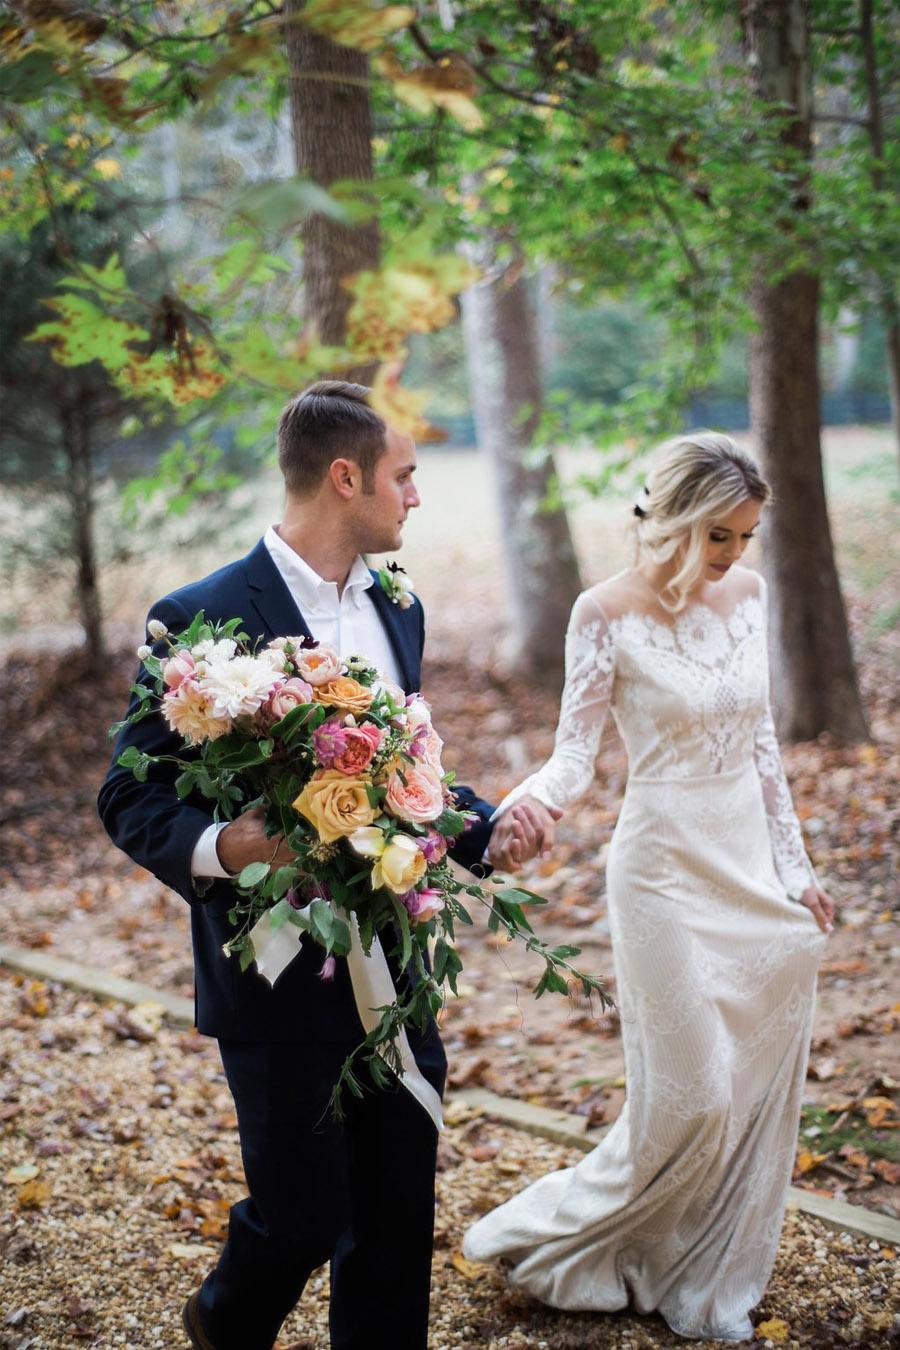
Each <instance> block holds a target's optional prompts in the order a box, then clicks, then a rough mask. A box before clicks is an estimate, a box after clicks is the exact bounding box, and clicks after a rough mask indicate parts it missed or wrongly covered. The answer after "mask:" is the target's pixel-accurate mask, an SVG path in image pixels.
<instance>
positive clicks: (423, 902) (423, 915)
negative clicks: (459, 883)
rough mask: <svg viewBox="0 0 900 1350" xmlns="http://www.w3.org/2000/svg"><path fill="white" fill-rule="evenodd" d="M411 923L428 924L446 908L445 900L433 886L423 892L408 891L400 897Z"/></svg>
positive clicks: (427, 887)
mask: <svg viewBox="0 0 900 1350" xmlns="http://www.w3.org/2000/svg"><path fill="white" fill-rule="evenodd" d="M400 899H401V901H402V902H403V905H404V907H405V909H406V912H407V914H408V915H409V918H410V922H411V923H417V924H418V923H427V922H428V920H429V919H433V918H434V916H435V914H440V912H441V910H442V909H443V908H444V898H443V896H442V895H441V893H440V891H438V890H436V889H435V888H434V887H433V886H426V887H425V889H424V890H422V891H407V892H406V894H405V895H401V897H400Z"/></svg>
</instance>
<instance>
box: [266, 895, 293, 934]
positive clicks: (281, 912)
mask: <svg viewBox="0 0 900 1350" xmlns="http://www.w3.org/2000/svg"><path fill="white" fill-rule="evenodd" d="M294 912H295V911H294V907H293V905H290V904H288V902H287V900H279V901H278V904H277V905H273V906H272V908H271V909H270V910H269V923H270V924H271V926H272V928H281V926H282V924H285V923H287V922H288V920H289V919H290V917H291V915H292V914H293V913H294Z"/></svg>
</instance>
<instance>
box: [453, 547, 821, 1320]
mask: <svg viewBox="0 0 900 1350" xmlns="http://www.w3.org/2000/svg"><path fill="white" fill-rule="evenodd" d="M762 586H763V583H762V580H761V578H760V577H758V576H757V575H756V574H755V573H753V572H751V571H749V570H747V569H745V568H733V569H732V571H731V572H730V573H729V574H728V577H727V578H726V579H725V581H723V582H721V583H719V584H718V586H716V587H715V588H714V591H715V596H714V599H713V600H712V601H711V602H710V603H709V604H700V603H692V604H689V605H688V607H687V608H686V609H685V610H684V611H683V612H682V613H681V614H679V615H678V616H676V617H675V618H674V619H673V618H672V616H670V615H668V614H667V613H666V611H665V610H663V609H662V608H661V607H659V605H658V602H657V601H656V598H655V596H654V595H653V593H652V591H651V590H650V587H649V586H648V585H647V584H646V582H644V580H643V578H642V577H640V575H639V574H637V573H635V572H626V573H622V574H620V575H619V576H618V577H614V578H612V579H611V580H610V581H608V582H606V583H603V585H601V586H600V587H596V588H594V589H593V590H591V591H587V592H585V593H584V594H583V595H582V596H580V597H579V599H578V601H577V602H576V604H575V607H574V609H573V612H572V618H571V621H570V624H569V631H568V635H567V640H566V685H565V691H564V693H563V699H562V707H561V711H560V719H559V727H558V729H557V733H556V745H555V749H554V752H553V755H552V757H551V759H550V760H548V762H547V763H546V764H545V765H544V767H543V768H542V769H541V770H540V771H539V772H538V773H536V774H534V775H533V776H532V777H531V778H529V779H527V780H526V781H525V782H524V783H522V784H520V785H519V787H518V788H516V789H515V791H514V792H512V793H511V794H510V795H509V796H508V797H507V798H506V799H505V801H504V802H502V803H501V806H500V810H503V809H505V807H507V806H509V805H511V804H512V803H513V801H514V800H516V799H517V798H518V797H520V796H521V795H523V794H524V793H526V792H527V793H533V794H534V795H535V796H536V797H538V798H540V799H541V800H542V801H544V802H546V803H548V804H552V805H555V806H559V807H566V806H568V805H569V804H570V803H571V802H573V801H574V800H575V799H576V798H577V797H579V796H581V794H582V793H584V792H585V790H586V789H587V787H588V786H589V784H590V782H591V780H592V778H593V773H594V760H595V757H596V753H597V748H598V744H599V740H600V733H601V729H602V727H603V723H604V719H605V716H606V712H607V709H611V710H612V715H613V717H614V719H615V721H616V724H617V726H618V728H619V731H620V733H621V735H622V738H623V740H624V742H625V747H626V750H627V753H628V762H629V777H628V786H627V791H626V793H625V799H624V802H623V805H622V810H621V814H620V816H619V820H618V824H617V825H616V829H615V833H614V835H613V840H612V844H611V847H610V850H609V860H608V863H607V891H608V904H609V920H610V930H611V934H612V943H613V955H614V961H615V971H616V997H617V1000H618V1004H619V1010H620V1013H621V1020H622V1036H623V1041H624V1051H625V1065H626V1078H627V1086H628V1098H627V1102H626V1104H625V1107H624V1109H623V1111H622V1114H621V1116H620V1117H619V1119H618V1120H617V1121H616V1122H615V1124H614V1125H613V1127H612V1128H611V1130H610V1131H609V1133H608V1134H607V1135H606V1136H605V1138H604V1139H603V1140H602V1142H601V1143H600V1144H599V1145H598V1146H597V1148H596V1149H594V1151H593V1152H592V1153H589V1154H587V1155H586V1156H585V1158H584V1159H583V1161H582V1162H580V1163H579V1164H578V1166H577V1167H573V1168H568V1169H566V1170H563V1171H559V1172H553V1173H552V1174H551V1175H549V1176H546V1177H542V1178H541V1180H539V1181H537V1182H535V1183H534V1184H533V1185H532V1186H529V1187H528V1189H527V1190H525V1191H523V1192H521V1194H519V1195H517V1196H515V1197H514V1198H513V1199H512V1200H510V1201H509V1202H508V1203H506V1204H504V1205H501V1206H500V1207H499V1208H498V1209H495V1210H493V1211H492V1212H491V1213H489V1214H487V1215H486V1216H485V1217H484V1218H482V1219H480V1220H479V1221H478V1222H477V1223H476V1224H475V1225H474V1227H473V1228H472V1229H470V1231H469V1232H468V1234H467V1235H466V1241H465V1252H466V1255H467V1256H468V1257H469V1258H470V1259H473V1260H477V1261H487V1260H493V1259H498V1258H501V1257H502V1258H506V1259H507V1260H508V1261H510V1262H511V1263H512V1270H511V1275H510V1278H511V1280H512V1282H513V1283H514V1284H515V1285H517V1286H518V1287H520V1288H522V1289H524V1290H527V1291H528V1292H529V1293H531V1294H533V1295H535V1296H536V1297H537V1298H539V1299H541V1300H543V1302H545V1303H548V1304H550V1305H552V1306H553V1307H555V1308H565V1309H596V1310H603V1311H612V1310H614V1309H618V1308H624V1307H625V1306H626V1305H628V1304H629V1303H630V1304H631V1305H632V1306H633V1307H634V1308H635V1309H636V1310H637V1311H638V1312H650V1311H652V1310H657V1311H659V1312H660V1313H661V1314H662V1315H663V1317H665V1319H666V1321H667V1322H668V1324H669V1326H670V1327H671V1328H672V1329H673V1330H674V1331H676V1332H678V1333H680V1334H681V1335H684V1336H690V1337H700V1338H705V1337H710V1338H712V1337H718V1338H722V1339H726V1340H741V1339H744V1338H745V1337H752V1335H753V1327H752V1324H751V1322H750V1319H749V1317H748V1312H749V1310H750V1309H751V1308H752V1307H753V1306H754V1305H755V1304H756V1303H757V1302H758V1301H759V1299H760V1298H761V1296H762V1293H763V1290H764V1289H765V1286H766V1282H767V1280H768V1277H769V1274H770V1272H771V1268H772V1264H773V1262H774V1259H775V1253H776V1249H777V1245H778V1238H779V1234H780V1231H781V1225H782V1217H783V1212H784V1203H785V1195H786V1191H787V1187H788V1184H789V1180H790V1175H791V1168H792V1163H793V1159H794V1152H795V1147H796V1140H797V1127H798V1117H799V1112H800V1102H801V1092H802V1088H803V1082H804V1078H805V1070H806V1060H807V1053H808V1045H809V1036H810V1021H811V1017H812V1010H813V999H814V993H815V980H816V969H817V966H818V962H819V956H820V951H821V946H822V941H823V935H822V934H821V933H820V931H819V929H818V928H817V926H816V923H815V920H814V918H813V916H812V914H811V913H810V911H809V910H808V909H807V908H806V907H805V906H802V905H799V904H797V903H796V900H797V898H798V897H799V896H800V895H801V894H802V892H803V891H804V889H805V888H806V887H807V886H808V885H809V884H810V883H811V882H813V881H814V880H815V877H814V874H813V872H812V870H811V868H810V865H809V862H808V861H807V858H806V855H805V853H804V849H803V843H802V838H801V834H800V828H799V825H798V823H797V818H796V816H795V814H794V810H793V807H792V804H791V799H790V794H789V790H788V786H787V782H786V780H785V777H784V772H783V769H782V766H781V759H780V756H779V752H778V745H777V743H776V739H775V732H774V728H773V725H772V718H771V714H770V711H769V702H768V667H767V657H766V623H765V607H764V594H763V590H762ZM710 592H711V593H712V592H713V588H710Z"/></svg>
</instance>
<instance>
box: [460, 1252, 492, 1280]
mask: <svg viewBox="0 0 900 1350" xmlns="http://www.w3.org/2000/svg"><path fill="white" fill-rule="evenodd" d="M451 1259H452V1261H453V1267H454V1269H455V1270H458V1271H459V1273H460V1275H462V1277H463V1279H464V1280H478V1279H480V1278H481V1276H482V1275H483V1274H484V1272H485V1271H486V1270H487V1269H488V1267H487V1266H486V1265H484V1264H482V1262H480V1261H469V1260H468V1259H467V1258H466V1257H465V1256H463V1254H462V1252H454V1253H453V1256H452V1258H451Z"/></svg>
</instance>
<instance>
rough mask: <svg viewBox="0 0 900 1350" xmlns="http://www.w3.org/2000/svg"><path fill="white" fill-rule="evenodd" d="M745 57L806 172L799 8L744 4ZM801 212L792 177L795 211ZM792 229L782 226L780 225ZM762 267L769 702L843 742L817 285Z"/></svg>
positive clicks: (755, 301)
mask: <svg viewBox="0 0 900 1350" xmlns="http://www.w3.org/2000/svg"><path fill="white" fill-rule="evenodd" d="M741 17H742V20H743V23H744V37H745V46H746V50H747V56H748V63H749V66H750V70H751V72H752V76H753V79H754V83H755V86H756V92H757V94H758V95H760V96H761V97H763V98H764V99H765V100H766V101H767V102H769V103H770V104H773V105H777V106H778V107H779V108H780V109H781V110H783V109H785V108H788V109H791V110H793V112H794V113H795V116H794V117H793V118H792V120H791V121H790V122H789V123H788V124H787V126H786V128H785V130H784V132H783V138H784V140H785V141H786V142H787V143H788V144H789V146H790V147H791V149H792V151H794V152H796V151H799V152H800V155H801V157H802V159H803V161H804V162H805V163H807V164H808V163H809V162H810V160H811V154H812V140H811V125H812V123H811V117H812V81H811V73H810V63H809V32H808V12H807V4H806V0H742V3H741ZM808 204H809V179H808V175H807V174H805V173H802V174H800V175H799V176H798V180H797V184H796V190H795V200H794V210H795V211H797V212H801V211H803V210H805V209H807V207H808ZM779 224H780V225H781V228H782V229H784V230H785V231H789V230H790V218H789V217H788V218H787V219H785V220H784V221H781V222H779ZM770 270H771V263H770V260H763V259H761V260H760V268H759V272H758V275H757V279H756V282H755V284H754V286H753V288H752V292H751V297H750V298H751V304H752V308H753V312H754V315H755V317H756V321H757V331H756V332H755V333H754V335H753V336H752V338H751V341H750V415H751V423H752V427H753V432H754V436H755V439H756V442H757V444H758V446H759V448H760V453H761V458H762V463H763V469H764V472H765V474H766V476H767V478H768V479H769V482H770V483H771V484H772V487H773V490H774V496H775V500H774V504H773V505H772V507H771V508H770V509H769V510H768V511H767V512H766V513H765V516H764V542H765V549H764V567H765V571H766V574H767V577H768V580H769V590H770V597H771V599H770V609H771V619H772V625H771V633H770V638H771V642H772V693H773V702H774V706H775V710H776V721H777V725H778V730H779V733H780V734H781V735H782V736H783V737H784V738H786V739H788V740H811V739H812V738H813V737H815V736H817V735H819V733H820V732H823V731H828V732H830V733H831V734H832V735H833V736H835V738H836V739H838V740H840V741H844V742H852V741H856V740H860V739H864V738H865V737H866V736H867V735H868V729H867V726H866V719H865V713H864V712H863V707H862V701H861V699H860V694H859V687H858V684H857V679H856V671H855V668H854V664H853V655H852V652H851V648H850V637H849V633H848V629H847V616H846V613H845V610H844V602H843V598H842V596H841V588H840V581H839V579H838V574H837V568H836V565H835V560H834V551H833V548H832V540H831V529H830V526H829V522H828V510H827V505H826V500H825V485H824V480H823V473H822V449H821V438H820V425H819V418H820V405H819V373H818V310H819V281H818V277H817V276H815V275H814V274H813V273H811V272H808V271H794V272H791V273H790V274H789V275H787V276H785V277H783V278H782V279H781V280H778V281H774V282H773V281H771V280H770V279H769V276H770Z"/></svg>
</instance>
